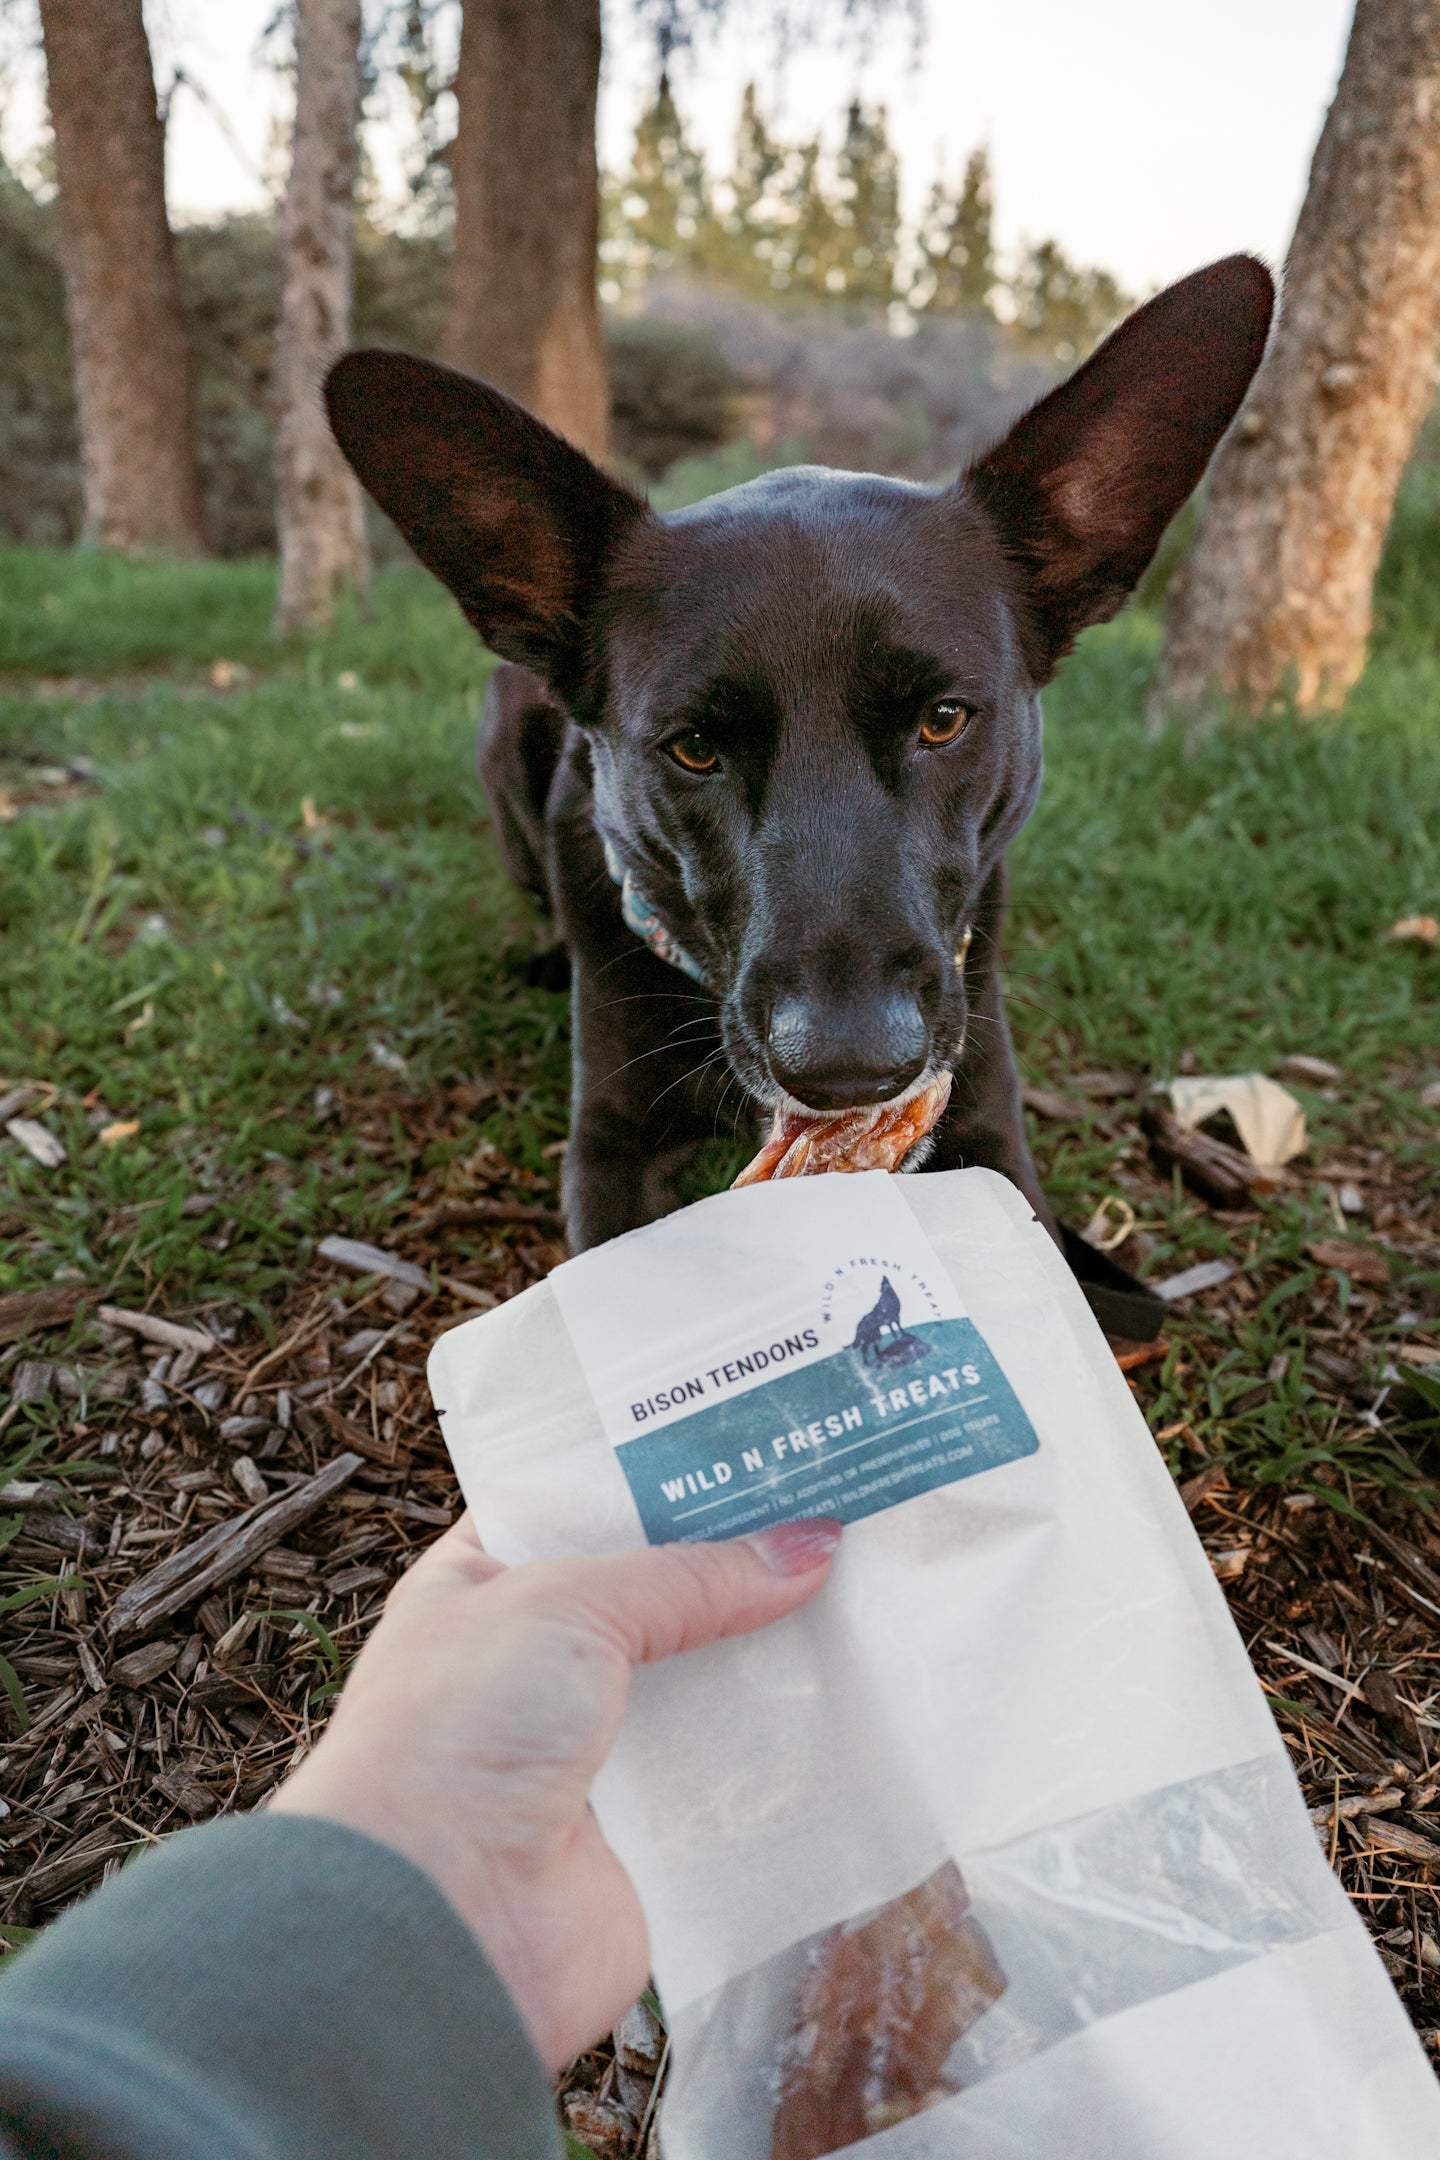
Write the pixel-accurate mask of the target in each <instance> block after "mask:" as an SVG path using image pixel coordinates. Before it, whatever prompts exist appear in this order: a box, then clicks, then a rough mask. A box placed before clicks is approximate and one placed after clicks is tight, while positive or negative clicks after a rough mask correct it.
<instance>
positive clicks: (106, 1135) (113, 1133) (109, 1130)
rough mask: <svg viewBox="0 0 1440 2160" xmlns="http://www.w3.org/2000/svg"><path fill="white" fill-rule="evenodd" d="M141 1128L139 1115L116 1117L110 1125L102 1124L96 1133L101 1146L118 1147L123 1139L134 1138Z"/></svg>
mask: <svg viewBox="0 0 1440 2160" xmlns="http://www.w3.org/2000/svg"><path fill="white" fill-rule="evenodd" d="M139 1130H140V1120H139V1118H138V1117H130V1118H116V1119H114V1121H113V1122H112V1123H111V1124H109V1125H102V1126H101V1128H100V1130H99V1132H98V1133H97V1134H96V1135H95V1137H96V1139H97V1140H98V1141H99V1142H100V1145H101V1147H118V1146H119V1144H120V1142H121V1141H122V1140H130V1139H133V1138H134V1136H135V1134H136V1133H137V1132H139Z"/></svg>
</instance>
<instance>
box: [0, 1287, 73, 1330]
mask: <svg viewBox="0 0 1440 2160" xmlns="http://www.w3.org/2000/svg"><path fill="white" fill-rule="evenodd" d="M92 1294H93V1293H92V1292H90V1291H88V1290H86V1289H85V1288H84V1286H83V1285H82V1284H78V1283H55V1284H54V1285H53V1286H51V1287H50V1288H48V1289H45V1290H12V1291H11V1292H10V1294H9V1296H8V1297H0V1343H10V1342H19V1341H20V1340H21V1339H22V1338H23V1337H24V1336H26V1335H32V1334H33V1335H38V1334H41V1333H42V1332H44V1331H45V1330H46V1329H48V1328H59V1327H68V1325H69V1324H70V1322H71V1321H72V1320H73V1319H74V1317H75V1315H76V1313H77V1312H78V1311H79V1310H80V1306H81V1304H82V1302H83V1301H84V1299H86V1298H87V1297H89V1296H91V1295H92Z"/></svg>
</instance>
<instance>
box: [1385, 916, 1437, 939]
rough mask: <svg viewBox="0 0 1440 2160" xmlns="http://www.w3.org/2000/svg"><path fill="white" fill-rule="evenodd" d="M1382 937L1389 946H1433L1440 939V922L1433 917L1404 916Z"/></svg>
mask: <svg viewBox="0 0 1440 2160" xmlns="http://www.w3.org/2000/svg"><path fill="white" fill-rule="evenodd" d="M1382 935H1383V937H1384V941H1385V943H1386V944H1387V945H1433V944H1435V942H1436V940H1437V939H1440V921H1437V920H1436V918H1435V917H1434V916H1433V915H1402V916H1401V917H1400V920H1399V921H1398V922H1393V923H1391V925H1390V928H1389V929H1388V930H1386V931H1384V932H1383V933H1382Z"/></svg>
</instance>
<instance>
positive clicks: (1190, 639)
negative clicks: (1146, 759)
mask: <svg viewBox="0 0 1440 2160" xmlns="http://www.w3.org/2000/svg"><path fill="white" fill-rule="evenodd" d="M1437 357H1440V0H1357V5H1356V8H1355V16H1354V22H1353V24H1352V27H1351V31H1350V43H1349V49H1348V50H1347V52H1346V55H1345V66H1344V69H1343V72H1342V74H1341V77H1340V82H1339V86H1338V87H1337V89H1336V92H1335V98H1334V102H1333V103H1332V105H1331V107H1330V111H1329V113H1328V115H1327V117H1326V120H1325V125H1324V128H1323V130H1322V132H1321V136H1320V141H1319V144H1318V146H1317V148H1316V151H1315V158H1314V162H1313V164H1312V166H1311V168H1310V183H1309V187H1308V189H1307V191H1306V195H1305V201H1304V205H1303V207H1302V209H1301V212H1300V219H1299V223H1298V224H1297V226H1296V229H1295V238H1294V240H1293V242H1292V243H1291V248H1290V254H1289V257H1288V260H1287V262H1286V266H1285V297H1284V307H1283V311H1282V314H1281V317H1280V322H1279V326H1278V328H1277V330H1276V332H1275V335H1274V338H1273V340H1272V342H1271V346H1270V350H1269V352H1268V354H1267V355H1266V358H1265V360H1264V361H1263V362H1262V364H1261V367H1260V371H1259V373H1258V374H1257V376H1256V378H1255V382H1254V386H1253V387H1252V389H1251V392H1250V395H1249V397H1248V398H1247V400H1246V402H1245V405H1244V408H1243V410H1242V411H1241V413H1240V416H1239V418H1238V420H1237V421H1236V423H1235V425H1234V427H1233V428H1232V429H1231V431H1230V433H1229V435H1228V436H1227V438H1226V440H1225V441H1224V442H1223V443H1222V445H1221V447H1220V449H1219V451H1218V453H1217V455H1216V457H1215V461H1214V463H1213V465H1212V466H1211V469H1210V479H1209V485H1208V488H1207V492H1206V497H1205V503H1204V507H1203V509H1202V511H1201V516H1200V523H1199V528H1198V530H1197V533H1196V536H1195V542H1194V545H1193V547H1192V548H1191V550H1190V553H1189V556H1188V557H1187V559H1186V560H1185V562H1184V563H1183V564H1182V565H1181V568H1180V571H1179V573H1178V574H1177V576H1176V578H1175V580H1174V582H1173V584H1172V586H1171V590H1170V597H1169V604H1168V608H1167V612H1166V637H1165V652H1164V658H1163V662H1162V669H1161V676H1160V682H1159V686H1158V690H1157V699H1158V701H1160V702H1164V701H1172V702H1176V703H1180V704H1190V705H1193V704H1195V703H1197V702H1199V701H1200V700H1201V699H1203V698H1204V697H1205V695H1206V694H1207V692H1209V691H1211V690H1219V691H1221V692H1223V693H1224V694H1225V695H1227V696H1229V697H1231V698H1233V699H1234V700H1235V701H1236V702H1237V703H1238V704H1239V705H1241V706H1242V707H1244V708H1245V709H1247V710H1250V711H1260V710H1262V709H1263V708H1264V707H1265V706H1266V705H1268V704H1270V703H1271V702H1272V701H1273V700H1274V699H1275V698H1277V697H1279V696H1281V695H1283V694H1284V693H1285V691H1286V690H1287V688H1288V687H1291V686H1293V689H1294V693H1295V696H1296V699H1297V702H1298V703H1299V705H1300V706H1301V708H1302V709H1310V708H1318V707H1324V706H1328V705H1335V704H1338V703H1340V702H1341V700H1342V699H1343V698H1344V696H1345V693H1346V691H1347V690H1348V689H1349V688H1350V686H1351V684H1352V683H1353V682H1354V681H1355V680H1356V678H1357V677H1358V676H1359V674H1360V671H1361V668H1362V667H1363V666H1364V663H1365V648H1366V642H1367V639H1368V637H1369V634H1370V621H1371V594H1372V589H1373V586H1374V580H1375V571H1376V567H1377V565H1378V563H1379V559H1380V550H1381V547H1382V545H1383V543H1384V539H1385V534H1386V531H1387V529H1388V527H1389V523H1390V512H1391V508H1392V506H1393V503H1394V500H1395V490H1396V488H1397V486H1398V485H1399V481H1400V475H1401V472H1402V471H1403V469H1404V466H1405V461H1406V459H1407V457H1408V456H1409V454H1410V449H1411V446H1412V444H1413V443H1414V440H1415V436H1416V433H1417V431H1418V429H1419V426H1420V422H1421V420H1422V419H1423V417H1424V414H1425V410H1426V407H1427V406H1428V404H1429V402H1430V398H1431V394H1432V391H1433V388H1434V380H1435V364H1436V360H1437Z"/></svg>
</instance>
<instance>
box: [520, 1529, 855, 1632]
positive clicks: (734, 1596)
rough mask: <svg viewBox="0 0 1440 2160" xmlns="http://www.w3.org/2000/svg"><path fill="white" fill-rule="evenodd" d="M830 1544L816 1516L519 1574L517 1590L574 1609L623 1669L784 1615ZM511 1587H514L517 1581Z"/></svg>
mask: <svg viewBox="0 0 1440 2160" xmlns="http://www.w3.org/2000/svg"><path fill="white" fill-rule="evenodd" d="M839 1542H840V1525H839V1523H838V1522H832V1521H831V1520H829V1518H828V1517H820V1518H817V1519H815V1520H814V1521H811V1522H803V1523H785V1524H782V1525H778V1526H777V1527H776V1528H774V1529H772V1530H763V1531H760V1532H759V1533H758V1534H757V1535H756V1536H754V1537H748V1538H735V1539H733V1540H731V1541H729V1542H727V1543H724V1544H716V1545H659V1546H647V1547H646V1548H645V1549H644V1550H643V1551H641V1552H629V1553H610V1554H606V1555H604V1556H603V1557H601V1558H598V1559H593V1560H571V1561H561V1562H558V1563H552V1564H551V1565H550V1566H547V1567H546V1568H545V1569H544V1570H543V1571H542V1570H539V1569H537V1570H535V1571H534V1572H533V1573H531V1572H530V1571H528V1570H527V1571H526V1573H527V1575H528V1576H529V1580H528V1582H527V1583H526V1584H525V1585H524V1586H523V1588H524V1591H525V1593H526V1594H528V1595H529V1596H530V1597H533V1598H535V1599H536V1600H537V1601H539V1602H553V1603H558V1604H559V1605H561V1606H568V1607H569V1608H570V1610H571V1611H572V1612H573V1611H575V1610H576V1609H577V1608H579V1609H580V1610H581V1611H583V1613H584V1616H585V1619H586V1622H587V1624H588V1625H589V1626H590V1627H591V1628H592V1629H593V1630H594V1631H595V1632H596V1633H597V1634H599V1635H601V1636H602V1637H606V1638H608V1639H609V1640H610V1641H612V1642H613V1643H615V1645H616V1646H617V1648H619V1649H620V1650H621V1651H622V1652H623V1654H624V1656H625V1657H626V1658H627V1659H628V1660H629V1662H630V1663H631V1664H632V1665H645V1664H650V1663H653V1662H654V1661H655V1660H656V1659H658V1658H666V1657H674V1656H675V1655H676V1654H677V1652H679V1651H681V1650H698V1649H699V1648H701V1646H702V1645H703V1644H705V1643H711V1642H717V1641H719V1640H720V1638H721V1637H722V1636H727V1635H745V1634H748V1633H749V1632H750V1631H751V1629H753V1628H759V1627H765V1626H767V1625H768V1624H769V1623H770V1622H771V1621H772V1620H779V1619H781V1618H783V1616H784V1615H785V1614H786V1613H789V1612H793V1611H794V1610H795V1609H796V1607H797V1606H800V1605H803V1604H804V1603H805V1602H806V1600H807V1599H808V1598H812V1597H813V1596H814V1595H815V1593H816V1591H817V1590H818V1589H819V1588H820V1587H821V1585H822V1584H823V1583H824V1581H825V1579H826V1576H827V1575H828V1573H829V1571H830V1562H831V1560H832V1559H833V1557H834V1554H835V1548H836V1546H837V1545H838V1544H839ZM546 1578H548V1580H546ZM511 1582H512V1583H513V1584H514V1585H515V1586H516V1588H517V1590H520V1589H521V1588H522V1585H521V1578H520V1576H519V1575H512V1577H511Z"/></svg>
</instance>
